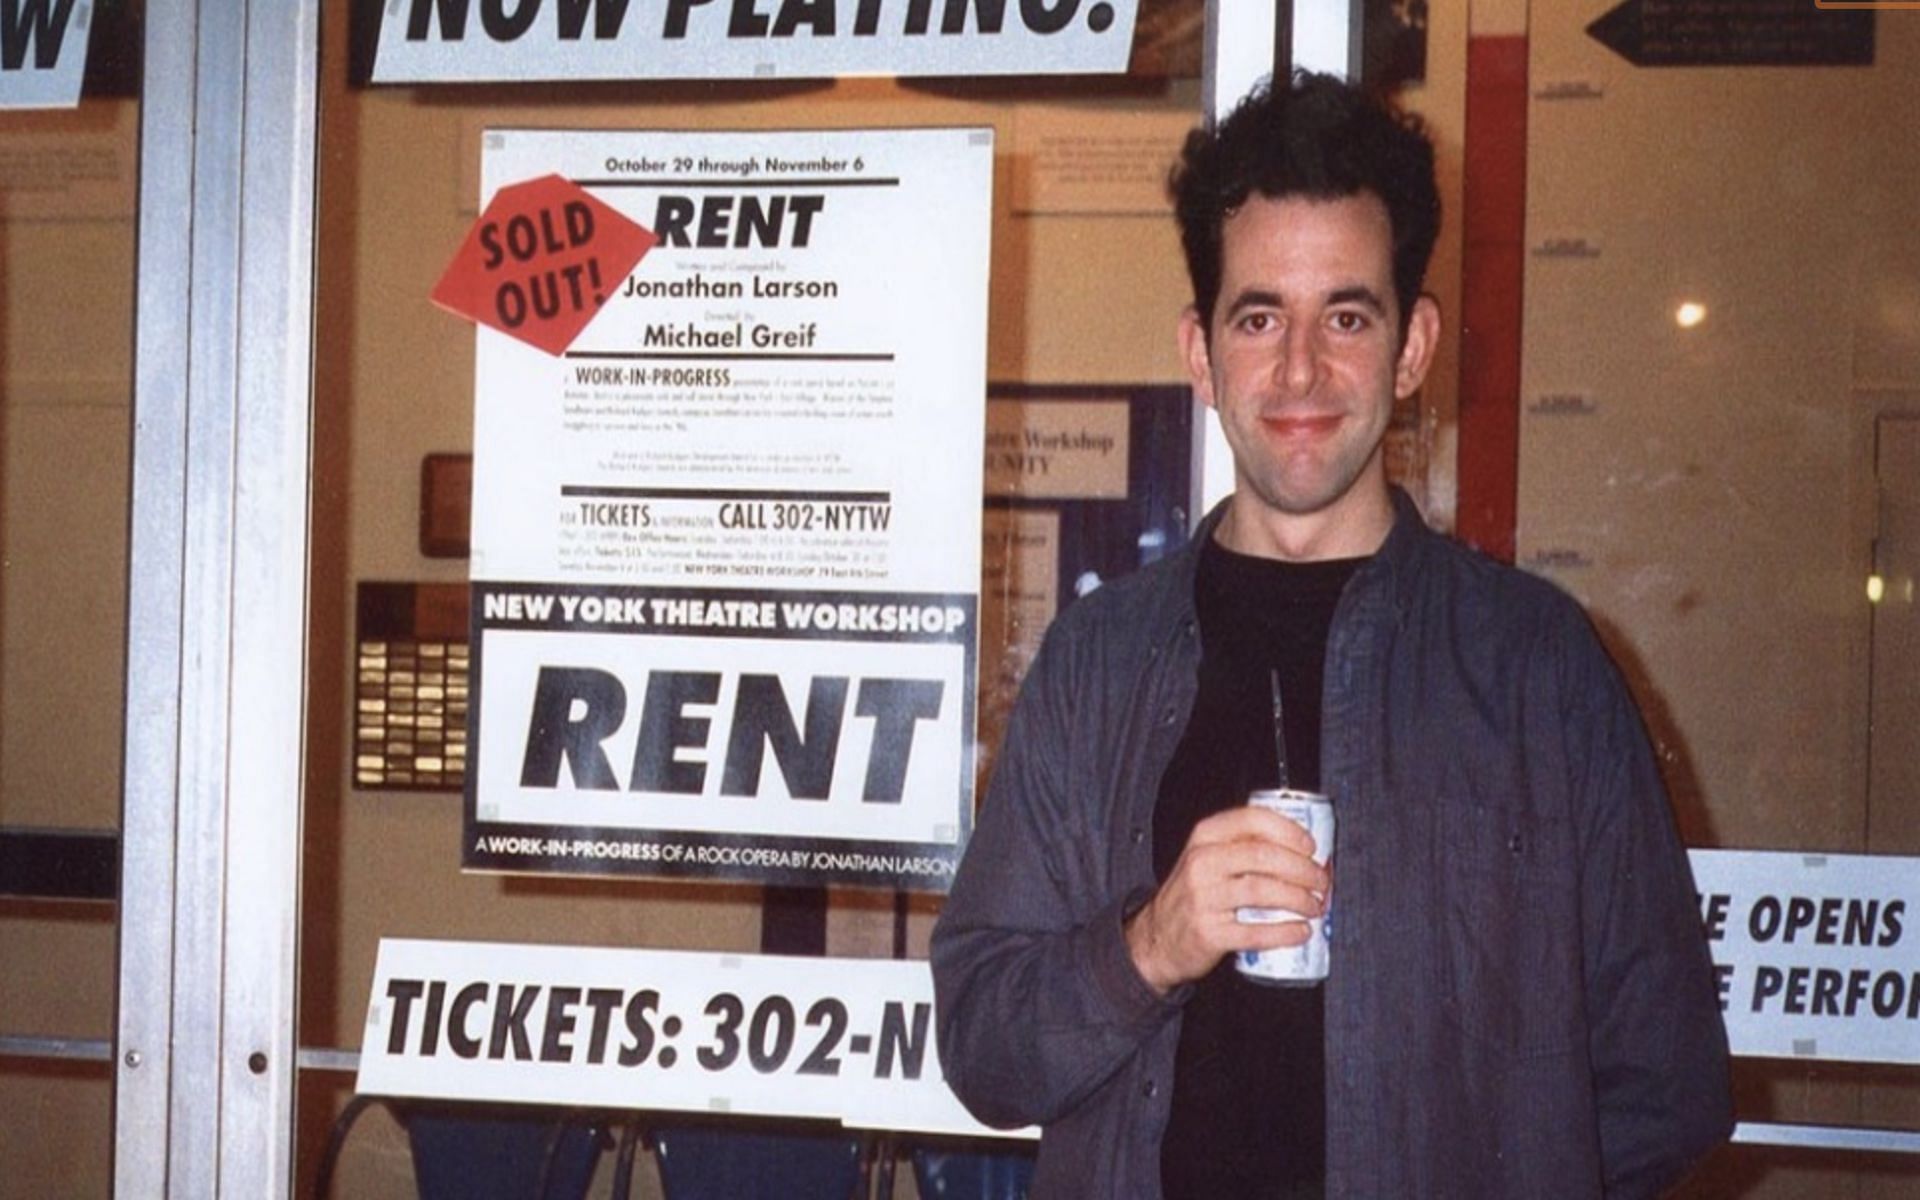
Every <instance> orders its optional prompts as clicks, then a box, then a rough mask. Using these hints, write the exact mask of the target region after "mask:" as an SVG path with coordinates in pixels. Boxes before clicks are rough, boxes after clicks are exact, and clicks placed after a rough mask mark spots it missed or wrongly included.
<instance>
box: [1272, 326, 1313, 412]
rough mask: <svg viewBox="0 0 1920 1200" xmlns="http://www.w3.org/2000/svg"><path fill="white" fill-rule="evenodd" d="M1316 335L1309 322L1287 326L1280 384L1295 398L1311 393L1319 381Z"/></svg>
mask: <svg viewBox="0 0 1920 1200" xmlns="http://www.w3.org/2000/svg"><path fill="white" fill-rule="evenodd" d="M1316 334H1317V330H1315V329H1314V327H1313V323H1312V322H1310V321H1291V322H1289V323H1288V325H1287V336H1286V340H1285V343H1284V357H1283V359H1282V361H1281V364H1280V372H1281V382H1282V383H1284V384H1285V385H1286V389H1287V390H1288V391H1289V392H1291V393H1293V394H1294V395H1296V396H1299V395H1305V394H1306V393H1308V392H1311V391H1312V390H1313V388H1314V385H1315V384H1317V383H1318V382H1319V379H1320V344H1319V339H1318V337H1317V336H1316Z"/></svg>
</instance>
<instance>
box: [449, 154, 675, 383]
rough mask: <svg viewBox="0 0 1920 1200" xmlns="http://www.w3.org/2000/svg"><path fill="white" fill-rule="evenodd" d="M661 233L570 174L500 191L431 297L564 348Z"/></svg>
mask: <svg viewBox="0 0 1920 1200" xmlns="http://www.w3.org/2000/svg"><path fill="white" fill-rule="evenodd" d="M658 240H659V239H658V238H656V237H654V235H653V233H652V232H651V231H649V230H648V229H647V228H646V227H645V226H643V225H641V224H639V223H638V222H636V221H634V220H632V219H631V218H629V217H627V216H625V215H623V214H622V213H620V212H619V211H617V210H616V209H614V208H613V207H611V206H610V205H608V204H606V203H604V202H602V201H600V200H597V199H595V198H594V197H593V196H591V195H589V194H588V193H587V191H586V189H584V188H582V187H580V186H579V185H578V184H576V183H573V182H572V181H571V180H568V179H564V178H562V177H560V176H559V175H543V176H541V177H540V178H538V179H530V180H527V181H526V182H525V183H516V184H511V185H509V186H507V187H503V188H501V189H500V190H499V191H498V192H495V193H494V196H493V202H492V203H491V204H488V205H487V211H485V212H483V213H481V214H480V219H479V220H478V221H475V222H474V225H473V228H472V229H471V230H469V231H468V232H467V238H466V241H464V242H462V243H461V244H460V250H459V252H458V253H457V254H455V255H454V256H453V261H452V262H450V263H448V264H447V269H446V273H445V274H443V275H441V276H440V282H439V283H437V284H435V285H434V288H433V302H434V303H435V304H438V305H439V306H440V307H441V308H444V309H446V310H447V311H448V312H451V313H453V314H455V315H456V316H462V317H465V318H467V319H468V320H470V321H478V322H479V323H480V324H482V325H487V326H490V327H492V328H494V329H498V330H499V331H500V332H501V333H504V334H506V335H508V336H509V337H516V338H519V339H520V340H521V341H523V342H526V343H527V344H528V345H531V346H538V347H539V348H540V349H542V350H545V351H546V352H547V353H548V354H553V355H558V354H561V353H563V352H564V351H565V350H566V349H567V347H569V346H571V345H572V344H573V340H574V339H575V338H577V337H579V336H580V331H581V330H583V329H585V328H586V327H587V322H589V321H591V320H593V315H594V314H595V313H597V312H599V311H600V306H601V305H603V304H605V303H606V302H607V297H608V296H610V295H612V294H613V291H614V289H615V287H617V286H618V284H619V282H620V280H622V279H624V278H626V276H627V273H628V272H629V271H632V270H633V268H634V265H635V264H636V263H638V262H639V261H640V259H641V258H642V257H643V256H644V255H645V254H646V252H647V251H648V250H651V249H652V248H653V246H654V244H655V243H656V242H657V241H658Z"/></svg>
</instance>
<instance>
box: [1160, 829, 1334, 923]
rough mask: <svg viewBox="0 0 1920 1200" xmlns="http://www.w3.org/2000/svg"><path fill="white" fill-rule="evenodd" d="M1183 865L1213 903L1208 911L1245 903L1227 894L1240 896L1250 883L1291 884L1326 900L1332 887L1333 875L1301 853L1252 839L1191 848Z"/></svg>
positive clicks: (1201, 892) (1200, 889)
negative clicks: (1266, 881)
mask: <svg viewBox="0 0 1920 1200" xmlns="http://www.w3.org/2000/svg"><path fill="white" fill-rule="evenodd" d="M1283 819H1284V818H1283ZM1289 824H1291V822H1289ZM1296 828H1298V827H1297V826H1296ZM1184 865H1185V866H1186V867H1187V868H1188V875H1189V877H1190V881H1191V885H1192V887H1193V889H1194V890H1195V891H1196V892H1197V893H1199V894H1200V895H1202V896H1204V897H1208V898H1209V899H1211V901H1212V903H1211V904H1210V905H1208V907H1218V906H1219V905H1221V904H1228V903H1244V902H1243V901H1239V900H1237V899H1234V898H1233V896H1229V895H1226V894H1225V893H1226V892H1228V891H1234V892H1235V894H1238V889H1242V888H1244V887H1246V886H1248V881H1250V880H1251V881H1256V885H1257V881H1259V880H1272V881H1276V882H1278V883H1282V884H1291V885H1292V886H1294V887H1297V888H1300V889H1303V890H1305V891H1309V892H1317V893H1319V894H1320V895H1323V896H1324V895H1325V894H1326V893H1327V891H1328V890H1329V889H1331V888H1332V886H1333V875H1332V873H1331V872H1330V871H1328V870H1327V868H1325V867H1323V866H1321V865H1320V864H1318V863H1316V862H1314V861H1313V860H1312V859H1311V858H1308V857H1307V856H1306V855H1304V854H1302V853H1300V852H1299V851H1298V850H1294V849H1290V848H1288V847H1285V846H1276V845H1274V844H1272V843H1270V842H1265V841H1255V840H1252V839H1246V840H1241V841H1232V842H1216V843H1214V844H1212V845H1208V846H1200V847H1190V848H1189V849H1188V852H1187V862H1186V863H1185V864H1184Z"/></svg>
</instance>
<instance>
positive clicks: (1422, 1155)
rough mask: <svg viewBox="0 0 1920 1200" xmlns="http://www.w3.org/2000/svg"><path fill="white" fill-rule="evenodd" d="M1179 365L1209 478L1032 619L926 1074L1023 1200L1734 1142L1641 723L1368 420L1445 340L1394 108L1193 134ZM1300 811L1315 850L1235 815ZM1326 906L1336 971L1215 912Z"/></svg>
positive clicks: (1571, 621) (1432, 212) (1508, 1174)
mask: <svg viewBox="0 0 1920 1200" xmlns="http://www.w3.org/2000/svg"><path fill="white" fill-rule="evenodd" d="M1173 187H1174V192H1175V197H1176V201H1177V208H1178V214H1179V219H1180V223H1181V230H1182V239H1183V243H1184V247H1185V250H1186V255H1187V262H1188V268H1189V271H1190V273H1191V274H1192V277H1193V284H1194V305H1193V307H1192V308H1190V309H1188V310H1187V312H1186V313H1185V315H1184V316H1183V317H1182V319H1181V323H1180V331H1179V332H1180V344H1181V348H1182V351H1183V353H1184V356H1185V359H1186V362H1187V366H1188V369H1189V372H1190V374H1191V376H1192V380H1193V386H1194V388H1195V390H1196V391H1197V393H1198V394H1199V395H1200V397H1201V398H1202V399H1203V400H1204V401H1206V403H1207V404H1208V405H1209V406H1211V407H1212V408H1213V409H1214V411H1215V412H1216V413H1218V414H1219V418H1220V422H1221V425H1222V427H1223V429H1224V430H1225V432H1226V436H1227V441H1228V444H1229V445H1230V446H1231V448H1232V451H1233V456H1234V472H1235V481H1236V490H1235V491H1234V494H1233V495H1232V496H1231V497H1230V498H1229V499H1228V500H1227V501H1226V502H1225V503H1223V504H1222V505H1221V506H1220V507H1219V508H1218V509H1216V510H1215V511H1214V512H1213V513H1212V514H1210V515H1209V516H1208V518H1207V519H1206V521H1205V522H1204V523H1203V524H1202V525H1201V527H1200V529H1199V531H1198V532H1197V533H1196V534H1195V537H1194V540H1193V542H1192V543H1191V544H1190V545H1189V546H1188V547H1186V548H1185V549H1184V550H1183V551H1182V552H1181V553H1179V554H1177V555H1174V556H1171V557H1170V558H1168V559H1166V560H1163V561H1162V562H1160V563H1157V564H1155V565H1154V566H1152V567H1149V568H1147V569H1145V570H1143V571H1141V572H1139V573H1137V574H1135V575H1133V576H1130V577H1128V578H1126V579H1122V580H1119V581H1116V582H1114V583H1112V584H1109V585H1108V586H1106V587H1105V588H1102V589H1101V590H1100V591H1098V592H1096V593H1094V594H1093V595H1092V596H1089V597H1087V598H1086V599H1084V600H1081V601H1079V602H1078V603H1076V604H1075V605H1074V606H1073V607H1072V608H1070V609H1069V610H1067V612H1065V613H1064V614H1062V616H1061V618H1060V620H1059V621H1058V622H1056V623H1055V626H1054V628H1053V629H1052V630H1051V631H1050V632H1049V634H1048V637H1047V641H1046V644H1045V646H1044V647H1043V649H1042V651H1041V653H1040V655H1039V657H1038V658H1037V660H1036V661H1035V664H1034V667H1033V670H1032V672H1031V674H1030V675H1029V677H1028V680H1027V683H1026V685H1025V687H1024V689H1023V691H1022V694H1021V697H1020V700H1019V703H1018V705H1017V707H1016V709H1015V712H1014V716H1013V720H1012V723H1011V725H1010V728H1009V730H1008V734H1007V739H1006V743H1005V746H1004V747H1003V749H1002V751H1001V755H1000V759H999V762H998V765H997V766H996V769H995V772H994V777H993V781H992V787H991V790H990V793H989V796H988V799H987V802H986V805H985V806H984V808H983V810H982V813H981V819H980V822H979V825H978V828H977V829H976V831H975V834H974V840H973V844H972V846H971V847H970V848H969V850H968V852H967V855H966V858H965V860H964V861H963V862H962V864H961V867H960V872H959V876H958V878H957V880H956V881H955V885H954V889H953V894H952V896H951V898H950V899H949V901H948V904H947V907H946V910H945V912H944V914H943V915H942V917H941V920H940V922H939V925H938V927H937V928H936V930H935V933H934V940H933V970H934V982H935V987H936V996H937V1001H938V1005H937V1008H938V1013H939V1045H940V1050H941V1055H942V1059H943V1062H944V1064H945V1067H946V1073H947V1079H948V1082H949V1083H950V1084H951V1085H952V1086H953V1088H954V1090H955V1091H956V1092H957V1093H958V1094H959V1096H960V1097H961V1099H962V1100H963V1101H965V1102H966V1103H967V1105H968V1106H969V1107H970V1108H971V1109H972V1110H973V1111H974V1112H975V1113H976V1114H977V1115H978V1116H979V1117H980V1118H981V1119H983V1120H985V1121H988V1122H992V1123H995V1124H1000V1125H1008V1126H1014V1125H1022V1124H1034V1123H1037V1124H1039V1125H1040V1126H1041V1127H1042V1130H1043V1133H1042V1138H1041V1143H1040V1153H1039V1162H1038V1165H1037V1168H1036V1175H1035V1181H1034V1195H1035V1196H1036V1197H1041V1198H1043V1200H1044V1198H1048V1197H1063V1196H1085V1197H1102V1198H1113V1197H1129V1198H1131V1197H1155V1196H1161V1195H1165V1196H1167V1197H1170V1198H1182V1197H1209V1198H1213V1200H1218V1198H1237V1197H1255V1196H1278V1197H1296V1196H1321V1195H1331V1196H1337V1197H1349V1196H1379V1197H1422V1198H1425V1197H1443V1196H1459V1197H1489V1196H1491V1197H1507V1196H1511V1197H1548V1196H1551V1197H1556V1198H1578V1197H1589V1196H1602V1195H1604V1196H1608V1197H1633V1196H1652V1195H1657V1194H1659V1193H1660V1192H1661V1191H1662V1190H1663V1189H1665V1188H1667V1187H1669V1186H1670V1185H1671V1184H1673V1183H1674V1182H1675V1181H1676V1180H1677V1179H1679V1178H1680V1177H1681V1176H1682V1175H1683V1174H1685V1172H1686V1171H1687V1169H1688V1168H1689V1167H1690V1166H1691V1165H1692V1164H1693V1163H1694V1162H1695V1161H1697V1160H1698V1158H1699V1157H1700V1156H1701V1155H1703V1154H1704V1153H1705V1152H1706V1151H1708V1150H1709V1149H1710V1148H1712V1147H1713V1146H1714V1145H1715V1144H1717V1143H1718V1142H1719V1141H1721V1140H1722V1139H1723V1138H1724V1137H1725V1136H1726V1134H1727V1132H1728V1129H1729V1125H1730V1118H1729V1097H1728V1080H1727V1063H1726V1040H1725V1033H1724V1031H1723V1029H1722V1026H1721V1023H1720V1019H1719V1013H1718V1007H1717V1000H1716V996H1715V992H1714V988H1713V985H1712V982H1711V965H1710V962H1709V959H1708V956H1707V952H1706V944H1705V941H1704V938H1703V936H1702V932H1701V928H1700V924H1699V920H1698V917H1697V915H1696V913H1695V908H1694V897H1693V886H1692V880H1691V877H1690V874H1689V871H1688V867H1687V861H1686V857H1685V854H1684V851H1683V850H1682V848H1681V846H1680V843H1679V841H1678V839H1677V837H1676V835H1675V831H1674V826H1673V821H1672V817H1671V813H1670V811H1669V809H1668V806H1667V802H1666V798H1665V795H1664V793H1663V791H1662V788H1661V784H1660V780H1659V777H1658V775H1657V773H1656V770H1655V765H1654V761H1653V756H1652V754H1651V751H1650V749H1649V746H1648V743H1647V739H1646V735H1645V733H1644V730H1643V728H1642V726H1641V725H1640V722H1639V719H1638V717H1637V715H1636V713H1635V711H1634V709H1633V707H1632V704H1631V701H1630V700H1629V698H1628V696H1627V693H1626V691H1625V689H1624V687H1623V686H1622V684H1621V681H1620V678H1619V675H1618V673H1617V672H1616V671H1615V669H1614V667H1613V665H1612V663H1611V662H1610V661H1609V660H1608V659H1607V657H1606V654H1605V652H1604V651H1603V650H1602V649H1601V647H1600V645H1599V643H1598V642H1597V640H1596V639H1595V637H1594V635H1593V632H1592V630H1591V627H1590V626H1589V625H1588V623H1587V622H1586V620H1585V618H1584V616H1583V615H1582V614H1581V612H1580V611H1579V609H1578V608H1577V606H1576V605H1575V604H1574V603H1573V602H1572V601H1570V600H1568V599H1567V598H1566V597H1564V596H1563V595H1561V594H1560V593H1559V592H1557V591H1555V590H1554V589H1553V588H1552V587H1551V586H1550V585H1548V584H1546V583H1544V582H1542V581H1540V580H1538V579H1535V578H1533V577H1532V576H1529V575H1526V574H1523V573H1521V572H1518V571H1515V570H1513V569H1511V568H1507V567H1503V566H1500V565H1497V564H1495V563H1492V562H1490V561H1488V560H1486V559H1484V558H1481V557H1479V556H1477V555H1475V554H1473V553H1471V552H1470V551H1467V550H1464V549H1462V548H1460V547H1458V546H1456V545H1455V544H1453V543H1452V542H1450V541H1447V540H1446V539H1444V538H1441V537H1439V536H1437V535H1435V534H1433V533H1431V532H1429V531H1428V530H1427V529H1426V528H1425V526H1424V525H1423V524H1422V522H1421V520H1420V517H1419V514H1418V513H1417V512H1416V511H1415V509H1414V508H1413V505H1412V504H1411V502H1410V501H1409V500H1408V499H1407V498H1406V497H1405V496H1404V495H1403V494H1401V493H1399V492H1397V491H1396V490H1394V489H1392V488H1390V487H1389V485H1388V484H1387V481H1386V473H1385V467H1384V465H1383V461H1382V449H1381V446H1382V439H1383V436H1384V434H1385V431H1386V428H1387V421H1388V417H1389V415H1390V413H1391V411H1392V407H1393V404H1394V401H1395V399H1396V398H1405V397H1408V396H1410V395H1412V394H1413V393H1414V391H1415V390H1416V389H1417V388H1419V386H1420V384H1421V381H1422V380H1423V379H1424V378H1425V376H1426V372H1427V368H1428V365H1429V364H1430V362H1431V361H1432V355H1433V350H1434V345H1435V342H1436V339H1437V337H1438V334H1439V325H1440V317H1439V313H1438V310H1437V308H1436V307H1435V305H1434V303H1433V301H1432V300H1431V299H1430V298H1428V297H1426V296H1424V295H1422V294H1421V284H1422V279H1423V277H1424V274H1425V271H1426V265H1427V260H1428V258H1429V256H1430V254H1431V251H1432V247H1433V242H1434V237H1435V231H1436V227H1437V225H1438V217H1439V202H1438V198H1437V193H1436V191H1435V187H1434V181H1433V152H1432V147H1431V145H1430V144H1429V142H1428V141H1427V139H1426V137H1425V134H1424V132H1423V131H1422V129H1421V127H1420V126H1419V124H1418V123H1417V122H1416V121H1414V120H1412V119H1411V118H1406V117H1402V116H1399V115H1397V114H1395V113H1394V112H1393V111H1392V110H1390V109H1388V108H1386V107H1385V106H1384V105H1382V104H1380V103H1378V102H1376V101H1373V100H1371V99H1369V98H1368V97H1366V96H1365V95H1364V94H1362V93H1360V92H1358V91H1357V90H1354V89H1350V88H1348V87H1347V86H1345V85H1343V84H1341V83H1339V82H1338V81H1335V80H1332V79H1328V78H1324V77H1314V76H1306V75H1302V76H1298V77H1296V78H1295V79H1294V80H1293V82H1292V86H1291V87H1289V88H1281V89H1275V90H1272V91H1271V92H1263V93H1261V94H1259V95H1256V96H1254V97H1252V98H1250V99H1249V100H1248V101H1247V102H1245V103H1244V104H1243V105H1242V106H1241V107H1240V108H1239V109H1238V110H1237V111H1236V112H1235V113H1234V114H1233V115H1232V116H1230V117H1229V118H1228V119H1227V120H1226V121H1224V122H1223V123H1221V124H1220V125H1219V127H1218V128H1217V129H1216V130H1212V131H1201V132H1196V133H1195V134H1193V135H1192V136H1191V137H1190V138H1189V140H1188V144H1187V147H1186V150H1185V154H1184V158H1183V162H1182V164H1181V166H1180V168H1179V169H1178V170H1177V171H1176V173H1175V179H1174V184H1173ZM1274 688H1277V689H1278V690H1279V692H1280V694H1281V697H1282V699H1283V701H1284V706H1283V707H1284V717H1283V718H1281V724H1282V725H1283V726H1284V732H1285V753H1286V757H1287V759H1288V760H1289V761H1288V768H1289V782H1291V783H1292V784H1293V785H1294V786H1306V787H1316V786H1317V788H1318V790H1321V791H1324V792H1326V793H1328V794H1329V795H1330V796H1331V797H1332V800H1333V805H1334V810H1335V812H1336V814H1337V817H1338V837H1337V840H1336V845H1335V848H1334V858H1333V861H1332V862H1331V863H1330V864H1328V866H1327V867H1325V868H1322V867H1320V866H1317V865H1315V862H1314V860H1313V858H1312V857H1311V854H1312V851H1313V848H1314V847H1313V844H1312V839H1311V838H1310V837H1308V836H1307V835H1306V834H1305V833H1304V832H1303V831H1302V830H1301V829H1300V828H1299V827H1298V826H1296V825H1294V824H1293V823H1292V822H1290V821H1287V820H1286V819H1284V818H1282V817H1279V816H1277V815H1275V814H1273V813H1271V812H1267V811H1264V810H1261V809H1254V808H1249V807H1247V806H1245V804H1244V800H1245V797H1246V794H1247V792H1248V791H1249V790H1251V789H1253V788H1258V787H1270V786H1273V785H1274V784H1275V783H1276V782H1278V781H1279V780H1278V778H1277V774H1278V772H1277V763H1276V762H1275V758H1276V748H1275V739H1274V731H1273V722H1274V720H1275V717H1274V714H1273V704H1272V702H1271V700H1270V699H1269V697H1270V696H1271V693H1272V690H1273V689H1274ZM1248 905H1252V906H1261V907H1279V908H1287V909H1291V910H1294V911H1295V912H1298V913H1302V914H1308V915H1317V914H1320V913H1322V912H1323V911H1328V910H1329V906H1331V910H1332V911H1331V915H1330V917H1329V921H1330V923H1332V924H1333V925H1334V926H1335V932H1334V933H1333V936H1332V970H1331V974H1330V976H1329V978H1328V979H1327V981H1326V983H1325V984H1324V986H1321V987H1313V988H1304V989H1302V988H1291V989H1289V988H1274V987H1267V986H1262V985H1261V984H1258V983H1255V982H1252V981H1250V980H1248V979H1246V978H1244V977H1241V976H1239V975H1238V974H1237V973H1236V972H1235V971H1234V969H1233V967H1232V958H1233V954H1234V952H1236V951H1239V950H1243V949H1262V948H1268V947H1274V946H1281V945H1292V944H1298V943H1299V942H1300V941H1301V940H1303V939H1304V937H1305V926H1304V925H1302V924H1300V923H1299V922H1290V923H1286V924H1281V925H1255V924H1241V923H1239V922H1238V921H1236V920H1235V917H1234V913H1235V910H1236V909H1238V908H1240V907H1242V906H1248Z"/></svg>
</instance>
